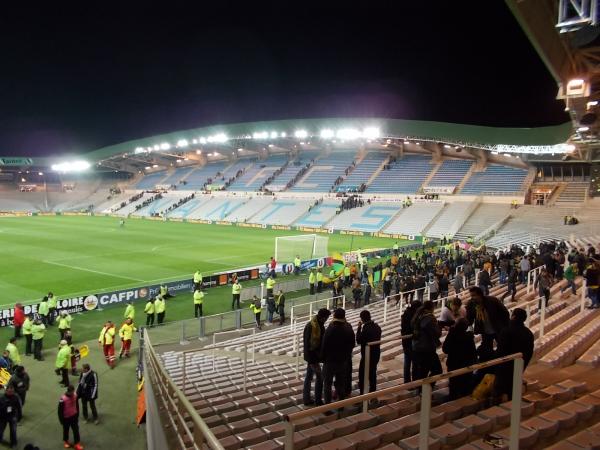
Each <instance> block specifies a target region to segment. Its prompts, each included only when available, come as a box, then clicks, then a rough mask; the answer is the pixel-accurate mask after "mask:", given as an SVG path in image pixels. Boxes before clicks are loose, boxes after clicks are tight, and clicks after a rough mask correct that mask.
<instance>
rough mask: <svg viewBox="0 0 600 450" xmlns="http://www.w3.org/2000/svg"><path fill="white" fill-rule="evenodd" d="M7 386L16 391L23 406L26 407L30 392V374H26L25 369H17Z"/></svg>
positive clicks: (21, 367) (20, 367)
mask: <svg viewBox="0 0 600 450" xmlns="http://www.w3.org/2000/svg"><path fill="white" fill-rule="evenodd" d="M7 386H8V387H12V388H13V389H14V391H15V393H16V394H17V395H18V396H19V399H21V406H24V405H25V399H26V397H27V391H28V390H29V374H28V373H27V372H25V367H23V366H17V367H16V368H15V373H14V374H13V376H12V377H10V380H8V384H7Z"/></svg>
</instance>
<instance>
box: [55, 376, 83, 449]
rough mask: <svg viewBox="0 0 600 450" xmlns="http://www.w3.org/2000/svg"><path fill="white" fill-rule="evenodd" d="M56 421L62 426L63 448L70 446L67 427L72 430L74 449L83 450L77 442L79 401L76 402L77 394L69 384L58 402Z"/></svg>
mask: <svg viewBox="0 0 600 450" xmlns="http://www.w3.org/2000/svg"><path fill="white" fill-rule="evenodd" d="M58 421H59V422H60V424H61V425H62V427H63V441H64V447H65V448H71V443H70V442H69V429H71V430H73V441H74V442H73V445H72V447H73V448H74V449H75V450H83V446H82V445H81V442H79V439H80V437H79V403H78V402H77V394H76V393H75V387H74V386H73V385H72V384H70V385H69V387H67V392H65V393H64V394H63V395H62V396H61V397H60V400H59V402H58Z"/></svg>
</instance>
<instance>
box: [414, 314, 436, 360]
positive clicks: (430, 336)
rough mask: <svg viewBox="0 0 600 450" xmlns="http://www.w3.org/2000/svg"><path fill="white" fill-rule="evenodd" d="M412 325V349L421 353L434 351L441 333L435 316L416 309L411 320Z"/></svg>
mask: <svg viewBox="0 0 600 450" xmlns="http://www.w3.org/2000/svg"><path fill="white" fill-rule="evenodd" d="M412 327H413V341H412V347H413V350H414V351H415V352H423V353H431V352H435V351H436V348H437V347H438V346H439V344H440V336H441V335H442V332H441V330H440V327H439V326H438V322H437V319H436V318H435V316H434V315H433V314H432V313H431V312H426V313H425V312H419V311H417V313H416V314H415V317H414V318H413V321H412Z"/></svg>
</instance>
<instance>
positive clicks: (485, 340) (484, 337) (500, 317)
mask: <svg viewBox="0 0 600 450" xmlns="http://www.w3.org/2000/svg"><path fill="white" fill-rule="evenodd" d="M469 293H470V294H471V299H470V300H469V302H468V303H467V321H468V322H469V325H473V326H474V332H475V334H480V335H481V345H480V346H479V349H478V353H479V355H480V360H481V361H487V360H489V359H491V358H492V354H493V351H494V340H497V337H498V335H499V334H500V332H501V331H502V330H504V329H505V328H506V327H508V323H509V322H510V315H509V313H508V309H506V306H504V304H503V303H502V302H501V301H500V300H498V299H497V298H496V297H490V296H488V295H483V291H482V290H481V288H479V287H477V286H473V287H470V288H469Z"/></svg>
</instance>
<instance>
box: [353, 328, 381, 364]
mask: <svg viewBox="0 0 600 450" xmlns="http://www.w3.org/2000/svg"><path fill="white" fill-rule="evenodd" d="M380 340H381V328H380V327H379V325H377V324H376V323H375V322H373V321H372V320H370V321H368V322H365V323H364V324H363V325H362V327H359V328H358V330H357V331H356V343H357V344H359V345H360V354H361V355H362V356H365V348H366V346H367V343H368V342H375V341H380ZM380 351H381V350H380V345H371V357H372V358H377V359H379V355H380ZM371 360H373V359H371Z"/></svg>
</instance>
